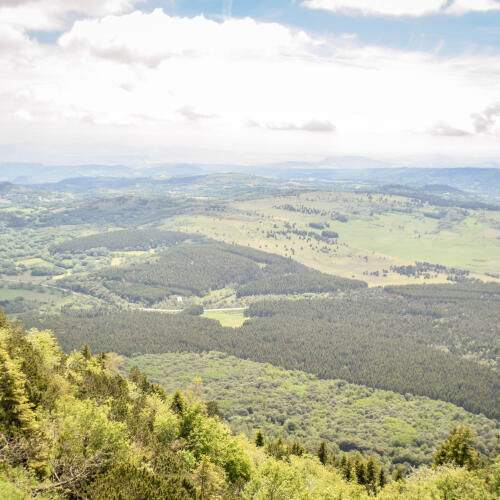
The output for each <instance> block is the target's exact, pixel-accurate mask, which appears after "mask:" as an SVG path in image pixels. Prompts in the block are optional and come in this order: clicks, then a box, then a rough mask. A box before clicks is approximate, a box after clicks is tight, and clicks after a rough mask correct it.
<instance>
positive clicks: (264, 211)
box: [168, 193, 500, 285]
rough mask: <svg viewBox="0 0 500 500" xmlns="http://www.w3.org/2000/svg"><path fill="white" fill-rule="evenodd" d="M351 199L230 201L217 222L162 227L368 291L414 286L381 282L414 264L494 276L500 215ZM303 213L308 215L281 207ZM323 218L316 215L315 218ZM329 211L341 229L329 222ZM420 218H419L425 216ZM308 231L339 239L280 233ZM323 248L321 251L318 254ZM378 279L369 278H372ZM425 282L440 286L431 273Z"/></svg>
mask: <svg viewBox="0 0 500 500" xmlns="http://www.w3.org/2000/svg"><path fill="white" fill-rule="evenodd" d="M368 196H369V195H367V194H361V193H360V194H356V193H307V194H301V195H297V196H287V197H279V198H267V199H260V200H252V201H246V202H234V203H232V204H231V208H232V209H233V210H232V211H229V213H227V214H225V215H217V216H190V217H178V218H176V219H174V220H173V221H172V220H170V221H168V227H169V228H175V229H180V230H184V231H188V232H195V233H200V234H204V235H206V236H209V237H212V238H215V239H218V240H222V241H225V242H227V243H232V242H235V243H238V244H240V245H245V246H247V245H248V246H251V247H254V248H259V249H262V250H265V251H268V252H273V253H277V254H279V255H283V256H289V257H293V258H294V259H296V260H298V261H299V262H302V263H304V264H306V265H308V266H310V267H313V268H315V269H318V270H320V271H323V272H327V273H330V274H337V275H340V276H344V277H349V278H350V277H356V278H358V279H363V280H365V281H367V282H368V283H370V284H371V285H381V284H405V283H421V282H424V280H423V279H415V278H408V277H406V276H401V275H399V274H396V273H391V272H389V273H387V276H386V277H384V276H382V270H383V269H386V270H389V268H390V267H391V266H394V265H398V266H399V265H408V264H412V263H414V262H415V261H420V262H422V261H426V262H430V263H432V264H442V265H445V266H447V267H458V268H461V269H466V270H468V271H470V272H471V273H473V274H474V276H476V277H481V278H482V279H486V280H488V279H491V277H487V276H485V273H490V274H500V215H499V214H498V213H497V212H484V211H473V210H469V211H464V210H458V209H446V213H445V215H444V216H443V217H442V218H441V219H435V218H432V217H430V216H429V214H431V215H432V214H437V213H439V211H438V210H436V208H435V207H429V206H422V207H420V206H418V207H411V210H412V213H403V211H404V210H408V203H409V202H408V199H406V198H402V197H397V196H382V195H373V196H372V197H371V199H370V198H369V197H368ZM286 205H289V206H290V205H291V206H293V207H297V208H300V207H306V208H307V209H309V210H311V211H315V212H316V213H302V212H301V211H295V212H292V211H289V210H286V209H283V208H277V207H283V206H286ZM321 212H323V214H322V213H321ZM332 212H337V213H341V214H345V215H346V216H347V217H348V219H349V220H348V221H347V222H344V223H343V222H339V221H337V220H332V219H331V216H330V214H331V213H332ZM426 214H427V215H426ZM294 223H295V224H296V229H298V230H307V231H311V228H310V226H309V224H310V223H322V224H325V223H328V224H329V226H330V227H329V228H328V229H329V230H332V231H336V232H338V233H339V235H340V237H339V240H338V244H337V245H325V244H324V243H322V242H315V241H314V240H313V241H312V242H306V241H304V240H301V239H299V237H298V236H297V235H294V234H288V235H287V236H284V235H281V234H277V235H276V236H272V237H269V233H270V232H275V233H276V232H279V231H284V230H285V229H286V226H287V225H288V224H294ZM325 246H326V247H329V248H328V249H326V251H325V248H324V247H325ZM377 271H378V272H379V275H378V276H377V275H376V274H372V273H376V272H377ZM425 282H434V283H444V282H446V276H445V275H444V274H439V275H438V276H433V277H432V278H431V279H429V280H425Z"/></svg>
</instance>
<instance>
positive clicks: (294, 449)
mask: <svg viewBox="0 0 500 500" xmlns="http://www.w3.org/2000/svg"><path fill="white" fill-rule="evenodd" d="M305 451H306V450H305V448H304V447H303V446H302V444H301V443H300V441H299V440H298V439H295V440H294V441H293V443H292V446H290V454H291V455H296V456H298V457H301V456H302V455H303V454H304V453H305Z"/></svg>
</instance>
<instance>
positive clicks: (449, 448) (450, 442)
mask: <svg viewBox="0 0 500 500" xmlns="http://www.w3.org/2000/svg"><path fill="white" fill-rule="evenodd" d="M476 460H477V454H476V451H475V450H474V447H473V435H472V430H471V429H470V427H456V428H455V429H453V430H452V431H451V434H450V435H449V437H448V438H447V439H446V441H445V442H444V443H443V444H442V445H441V446H440V448H439V450H438V451H437V453H436V456H435V458H434V463H435V464H436V465H444V464H451V465H455V466H457V467H464V466H467V467H469V468H471V467H473V466H474V465H475V463H476Z"/></svg>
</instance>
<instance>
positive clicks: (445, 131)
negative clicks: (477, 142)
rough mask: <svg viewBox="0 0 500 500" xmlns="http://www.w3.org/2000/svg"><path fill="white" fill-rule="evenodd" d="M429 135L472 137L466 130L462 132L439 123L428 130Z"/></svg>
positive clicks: (459, 129)
mask: <svg viewBox="0 0 500 500" xmlns="http://www.w3.org/2000/svg"><path fill="white" fill-rule="evenodd" d="M429 133H430V134H431V135H436V136H438V137H440V136H442V137H466V136H469V135H472V134H471V133H470V132H467V131H466V130H462V129H461V128H455V127H452V126H450V125H448V124H447V123H444V122H440V123H437V124H436V125H434V127H432V128H431V129H430V130H429Z"/></svg>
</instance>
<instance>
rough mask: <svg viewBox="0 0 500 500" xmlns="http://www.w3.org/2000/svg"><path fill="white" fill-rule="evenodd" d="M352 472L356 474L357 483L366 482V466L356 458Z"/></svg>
mask: <svg viewBox="0 0 500 500" xmlns="http://www.w3.org/2000/svg"><path fill="white" fill-rule="evenodd" d="M354 472H355V474H356V481H357V482H358V484H366V467H365V464H364V463H363V462H362V461H361V460H356V463H355V464H354Z"/></svg>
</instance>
